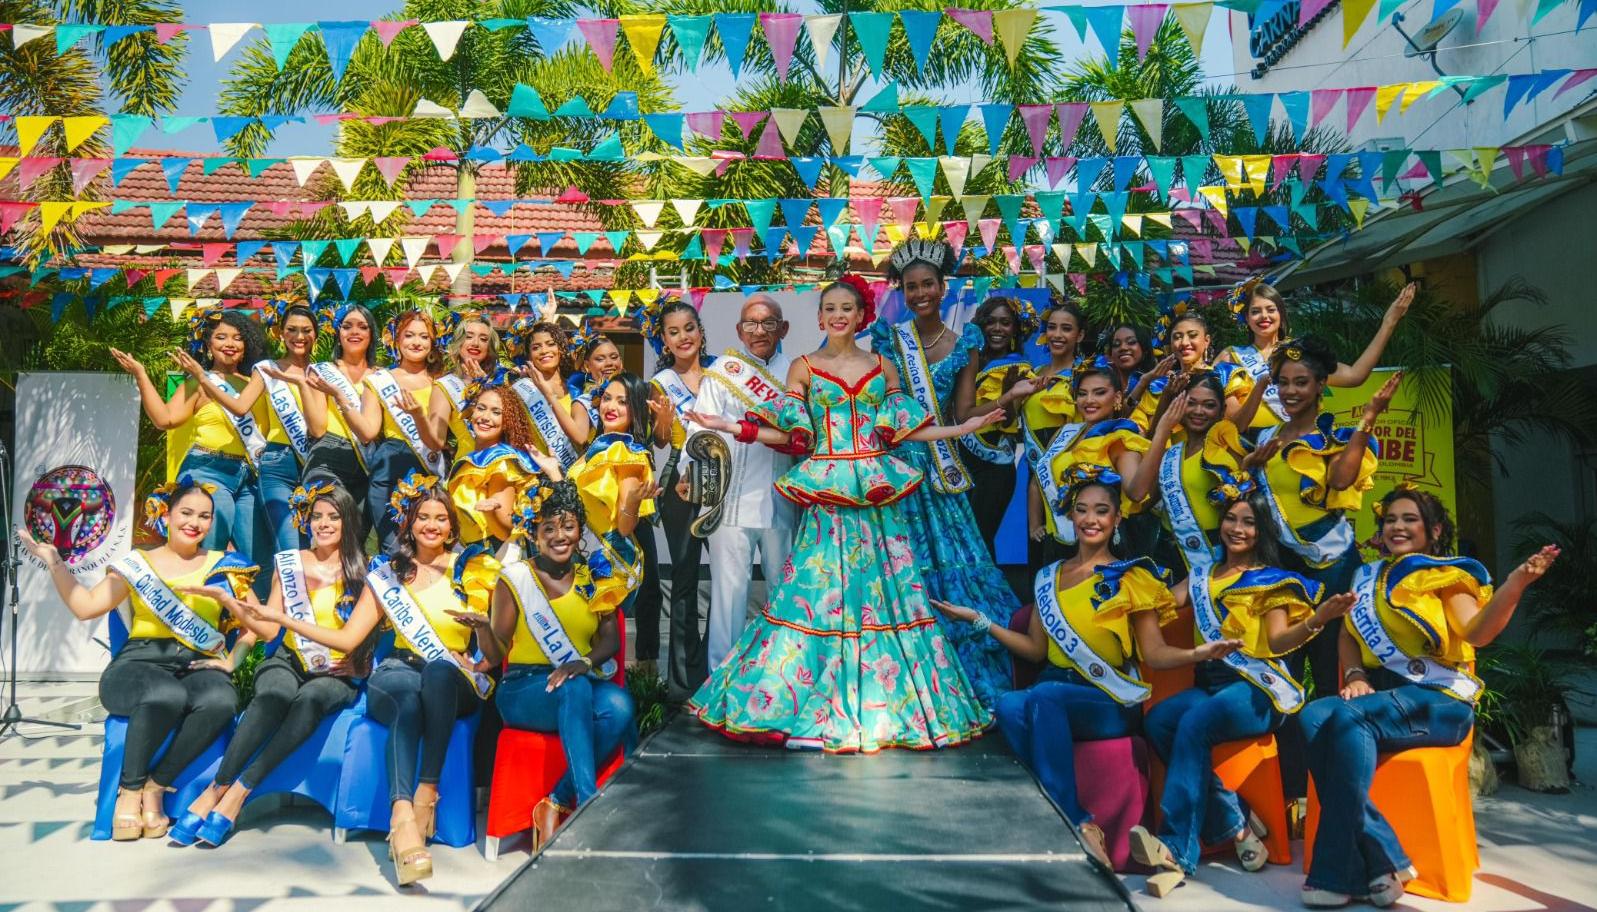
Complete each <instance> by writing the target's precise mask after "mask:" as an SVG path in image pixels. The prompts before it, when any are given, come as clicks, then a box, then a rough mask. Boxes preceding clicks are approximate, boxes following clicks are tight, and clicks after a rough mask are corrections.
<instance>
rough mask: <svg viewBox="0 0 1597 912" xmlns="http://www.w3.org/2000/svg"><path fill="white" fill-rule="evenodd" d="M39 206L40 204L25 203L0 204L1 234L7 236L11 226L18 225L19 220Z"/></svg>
mask: <svg viewBox="0 0 1597 912" xmlns="http://www.w3.org/2000/svg"><path fill="white" fill-rule="evenodd" d="M37 205H39V204H38V203H24V202H0V234H5V233H6V232H7V231H10V230H11V226H12V225H15V224H16V223H17V219H19V218H22V217H23V216H24V215H26V214H27V212H28V210H29V209H32V208H33V207H35V206H37Z"/></svg>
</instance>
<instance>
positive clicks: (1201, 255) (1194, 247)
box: [1187, 238, 1214, 262]
mask: <svg viewBox="0 0 1597 912" xmlns="http://www.w3.org/2000/svg"><path fill="white" fill-rule="evenodd" d="M1187 247H1188V248H1189V249H1191V251H1192V252H1193V253H1195V254H1197V256H1198V261H1199V262H1207V261H1210V260H1213V259H1214V241H1211V240H1209V239H1208V238H1194V239H1192V240H1190V241H1188V242H1187Z"/></svg>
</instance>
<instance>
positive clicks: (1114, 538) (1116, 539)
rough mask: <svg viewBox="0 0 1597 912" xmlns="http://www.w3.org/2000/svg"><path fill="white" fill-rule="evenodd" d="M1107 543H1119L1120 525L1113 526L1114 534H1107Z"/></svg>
mask: <svg viewBox="0 0 1597 912" xmlns="http://www.w3.org/2000/svg"><path fill="white" fill-rule="evenodd" d="M1109 543H1110V544H1112V545H1118V544H1120V527H1119V526H1115V534H1113V535H1111V536H1109Z"/></svg>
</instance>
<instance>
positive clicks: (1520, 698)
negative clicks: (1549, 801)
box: [1481, 643, 1579, 793]
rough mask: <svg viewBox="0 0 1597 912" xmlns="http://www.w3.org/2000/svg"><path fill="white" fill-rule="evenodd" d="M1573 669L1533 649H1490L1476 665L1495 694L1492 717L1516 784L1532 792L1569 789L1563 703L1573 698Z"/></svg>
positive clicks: (1572, 665)
mask: <svg viewBox="0 0 1597 912" xmlns="http://www.w3.org/2000/svg"><path fill="white" fill-rule="evenodd" d="M1578 671H1579V666H1578V665H1577V664H1576V663H1574V662H1572V661H1570V660H1568V659H1563V658H1559V657H1557V656H1554V655H1552V654H1550V653H1549V652H1548V651H1547V650H1545V649H1542V648H1541V647H1539V646H1533V645H1527V644H1521V643H1513V644H1504V645H1501V646H1494V647H1493V648H1492V649H1491V650H1490V651H1489V652H1488V653H1487V655H1486V658H1485V661H1484V662H1483V663H1482V665H1481V672H1482V676H1483V677H1484V678H1485V680H1486V682H1487V685H1488V686H1489V687H1490V688H1491V689H1492V690H1493V691H1496V693H1497V700H1496V707H1495V715H1496V718H1497V720H1498V721H1499V722H1500V723H1501V724H1502V726H1503V728H1504V729H1505V730H1506V731H1507V732H1508V738H1509V741H1510V742H1511V743H1512V745H1513V749H1514V763H1515V766H1516V767H1517V768H1518V772H1517V776H1518V780H1519V784H1520V785H1521V786H1524V787H1525V788H1528V789H1531V790H1532V791H1537V792H1554V793H1563V792H1567V791H1568V790H1569V756H1568V754H1567V753H1566V751H1565V747H1564V729H1565V728H1566V727H1567V726H1568V725H1569V724H1570V720H1569V710H1568V707H1567V705H1566V704H1565V702H1564V698H1565V697H1566V696H1567V695H1568V694H1571V693H1577V692H1578V690H1577V689H1576V687H1575V685H1574V681H1575V676H1576V674H1577V673H1578Z"/></svg>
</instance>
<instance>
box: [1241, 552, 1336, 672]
mask: <svg viewBox="0 0 1597 912" xmlns="http://www.w3.org/2000/svg"><path fill="white" fill-rule="evenodd" d="M1324 591H1325V586H1324V584H1322V583H1319V582H1316V581H1314V580H1311V579H1309V578H1308V577H1306V576H1302V575H1300V574H1297V573H1293V572H1291V571H1290V570H1281V569H1278V568H1275V567H1261V568H1259V569H1257V570H1246V571H1243V573H1242V575H1241V576H1239V577H1238V578H1237V580H1236V582H1234V583H1232V584H1231V585H1229V586H1227V587H1226V588H1225V590H1224V591H1222V592H1221V593H1220V596H1219V601H1220V604H1222V605H1223V606H1225V610H1226V613H1225V619H1224V620H1222V621H1221V622H1220V633H1221V635H1222V636H1224V637H1226V638H1227V639H1237V640H1241V641H1242V651H1243V652H1245V653H1247V654H1248V655H1251V656H1254V657H1256V658H1266V659H1267V658H1275V657H1277V656H1278V655H1284V653H1276V652H1272V651H1271V650H1270V633H1269V630H1268V628H1267V627H1266V626H1265V623H1264V616H1265V615H1267V614H1269V613H1270V612H1271V611H1273V610H1274V609H1276V608H1282V609H1285V610H1286V613H1287V623H1288V624H1296V623H1297V622H1299V621H1301V620H1303V619H1304V618H1306V617H1308V616H1309V615H1310V614H1312V613H1313V612H1314V605H1315V603H1317V602H1318V601H1319V600H1320V596H1321V594H1322V593H1323V592H1324Z"/></svg>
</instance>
